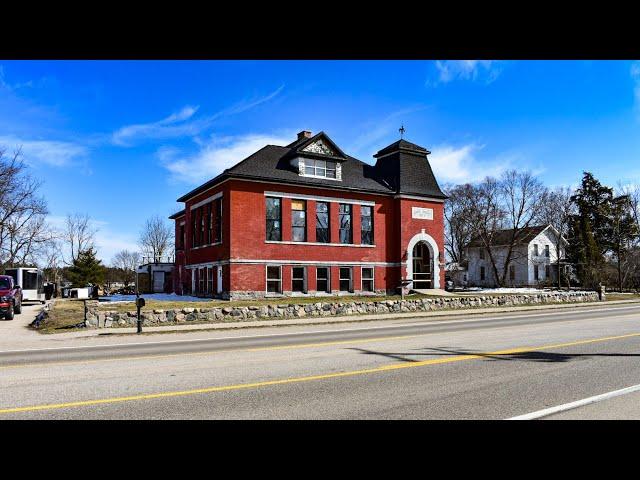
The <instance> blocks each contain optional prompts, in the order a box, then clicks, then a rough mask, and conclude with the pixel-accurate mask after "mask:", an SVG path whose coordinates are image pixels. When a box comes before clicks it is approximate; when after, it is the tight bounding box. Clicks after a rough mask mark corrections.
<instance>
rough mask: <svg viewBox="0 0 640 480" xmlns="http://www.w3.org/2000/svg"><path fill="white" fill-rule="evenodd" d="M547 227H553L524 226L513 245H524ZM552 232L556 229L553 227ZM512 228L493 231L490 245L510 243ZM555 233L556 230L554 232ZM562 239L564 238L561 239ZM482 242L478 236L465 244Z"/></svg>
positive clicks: (478, 244)
mask: <svg viewBox="0 0 640 480" xmlns="http://www.w3.org/2000/svg"><path fill="white" fill-rule="evenodd" d="M547 228H553V227H552V226H551V225H535V226H532V227H526V228H523V229H521V230H520V232H518V238H517V239H516V242H515V245H526V244H528V243H529V242H531V241H532V240H533V239H534V238H536V237H537V236H538V235H540V234H541V233H542V232H544V231H545V230H546V229H547ZM553 230H554V232H555V231H556V230H555V228H553ZM513 232H514V229H513V228H508V229H505V230H498V231H497V232H495V233H494V235H493V239H492V242H491V246H492V247H501V246H505V245H510V244H511V239H512V238H513ZM556 233H557V232H556ZM563 240H564V239H563ZM483 246H484V243H482V240H481V239H480V237H479V236H477V237H474V238H473V239H471V241H470V242H469V243H468V244H467V247H483Z"/></svg>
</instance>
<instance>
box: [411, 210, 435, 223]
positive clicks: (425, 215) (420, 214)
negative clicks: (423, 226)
mask: <svg viewBox="0 0 640 480" xmlns="http://www.w3.org/2000/svg"><path fill="white" fill-rule="evenodd" d="M411 218H419V219H421V220H433V208H422V207H411Z"/></svg>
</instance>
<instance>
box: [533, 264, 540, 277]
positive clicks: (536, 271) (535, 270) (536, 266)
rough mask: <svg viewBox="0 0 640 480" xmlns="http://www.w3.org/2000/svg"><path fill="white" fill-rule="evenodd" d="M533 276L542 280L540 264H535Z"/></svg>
mask: <svg viewBox="0 0 640 480" xmlns="http://www.w3.org/2000/svg"><path fill="white" fill-rule="evenodd" d="M533 278H534V280H540V274H539V273H538V265H534V266H533Z"/></svg>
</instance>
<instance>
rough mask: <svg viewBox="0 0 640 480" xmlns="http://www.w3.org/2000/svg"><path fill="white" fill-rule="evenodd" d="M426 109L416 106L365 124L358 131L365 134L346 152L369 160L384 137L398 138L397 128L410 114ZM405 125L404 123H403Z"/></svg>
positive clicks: (379, 146) (423, 106) (379, 147)
mask: <svg viewBox="0 0 640 480" xmlns="http://www.w3.org/2000/svg"><path fill="white" fill-rule="evenodd" d="M426 108H427V105H417V106H413V107H408V108H404V109H402V110H398V111H395V112H393V113H391V114H389V115H387V116H386V117H385V118H383V119H376V120H373V121H369V122H366V123H364V124H363V125H362V127H361V128H359V130H361V131H363V132H365V133H363V134H361V135H359V136H358V137H356V139H355V140H354V141H353V142H352V143H351V144H350V145H349V146H348V149H347V150H348V151H349V152H350V153H351V154H352V155H355V156H356V157H358V158H360V159H361V160H364V161H367V160H370V159H371V157H372V156H373V154H374V153H376V152H377V151H378V150H380V149H381V148H382V147H384V146H385V145H381V141H382V140H383V139H384V138H385V137H391V136H395V137H397V138H399V137H398V136H399V133H398V128H399V127H400V125H401V123H402V122H403V121H404V120H405V119H407V117H409V116H410V115H411V114H413V113H415V112H419V111H421V110H424V109H426ZM405 123H406V122H405Z"/></svg>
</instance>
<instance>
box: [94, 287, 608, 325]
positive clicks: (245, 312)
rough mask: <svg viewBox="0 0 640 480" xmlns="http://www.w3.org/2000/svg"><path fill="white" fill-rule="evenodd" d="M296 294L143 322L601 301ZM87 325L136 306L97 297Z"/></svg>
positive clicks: (131, 318) (129, 316) (543, 296)
mask: <svg viewBox="0 0 640 480" xmlns="http://www.w3.org/2000/svg"><path fill="white" fill-rule="evenodd" d="M294 300H295V297H289V298H286V299H285V298H283V299H274V302H273V304H269V305H252V306H245V307H241V306H235V305H234V304H233V302H230V303H229V304H228V305H225V306H220V307H215V308H197V307H195V306H194V307H193V308H181V309H172V310H146V311H145V310H143V311H142V320H143V325H144V326H158V325H167V324H181V323H190V322H201V323H202V322H207V323H225V322H242V321H252V320H269V319H284V318H299V317H329V316H343V315H363V314H367V315H370V314H384V313H387V314H388V313H401V312H429V311H438V310H459V309H465V308H482V307H498V306H520V305H536V304H553V303H578V302H596V301H598V293H597V292H545V293H532V294H521V295H518V294H516V295H497V296H462V297H434V298H424V297H423V298H416V299H411V298H410V297H409V298H406V299H405V300H400V299H398V300H383V301H367V300H366V297H363V298H362V300H358V301H349V302H340V301H339V300H338V301H336V300H333V301H331V302H326V301H325V302H323V301H322V298H321V297H319V298H318V301H317V302H315V303H300V304H296V303H295V302H292V301H294ZM87 309H88V312H87V327H89V328H109V327H127V326H135V325H136V321H137V317H136V312H135V310H133V309H132V311H130V312H113V311H102V310H98V302H97V301H87Z"/></svg>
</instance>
